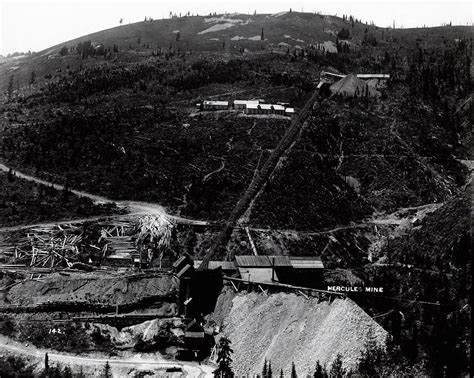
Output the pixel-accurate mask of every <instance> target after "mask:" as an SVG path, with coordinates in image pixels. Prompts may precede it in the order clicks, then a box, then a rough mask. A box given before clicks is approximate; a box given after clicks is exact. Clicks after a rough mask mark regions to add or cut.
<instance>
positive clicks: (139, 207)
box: [0, 163, 209, 231]
mask: <svg viewBox="0 0 474 378" xmlns="http://www.w3.org/2000/svg"><path fill="white" fill-rule="evenodd" d="M10 170H11V172H12V173H13V174H14V175H15V176H16V177H19V178H21V179H24V180H27V181H32V182H35V183H38V184H41V185H46V186H52V187H53V188H54V189H56V190H63V189H64V185H60V184H55V183H52V182H49V181H46V180H42V179H40V178H38V177H34V176H31V175H28V174H26V173H22V172H20V171H17V170H14V169H13V168H11V167H9V166H7V165H5V164H3V163H0V171H4V172H10ZM71 192H72V193H74V194H75V195H77V196H78V197H85V198H89V199H91V200H92V201H93V202H94V203H97V204H99V203H115V204H116V205H117V206H118V207H121V208H125V209H127V211H128V214H126V216H130V215H142V214H152V215H163V216H165V217H166V218H168V219H170V220H172V221H175V222H177V223H181V224H191V225H195V226H205V225H208V224H209V222H208V221H202V220H194V219H188V218H183V217H179V216H176V215H170V214H168V213H167V212H166V210H165V208H164V207H163V206H161V205H158V204H155V203H150V202H140V201H114V200H112V199H110V198H106V197H102V196H98V195H96V194H91V193H88V192H84V191H80V190H75V189H71ZM122 216H123V215H116V216H111V217H104V216H102V217H90V218H83V219H73V220H65V221H59V222H47V223H45V222H43V223H39V224H34V225H25V226H15V227H5V228H0V231H13V230H16V229H20V228H24V227H28V228H29V227H38V226H43V225H55V224H65V223H68V224H69V223H72V222H75V223H78V222H84V221H88V220H99V219H104V218H118V217H122Z"/></svg>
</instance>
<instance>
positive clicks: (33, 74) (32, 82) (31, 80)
mask: <svg viewBox="0 0 474 378" xmlns="http://www.w3.org/2000/svg"><path fill="white" fill-rule="evenodd" d="M35 83H36V72H35V71H34V70H33V71H31V76H30V86H31V85H33V84H35Z"/></svg>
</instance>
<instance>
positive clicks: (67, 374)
mask: <svg viewBox="0 0 474 378" xmlns="http://www.w3.org/2000/svg"><path fill="white" fill-rule="evenodd" d="M62 376H63V378H72V372H71V368H70V367H69V366H66V367H65V368H64V370H63V375H62Z"/></svg>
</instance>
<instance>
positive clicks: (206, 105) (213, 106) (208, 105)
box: [202, 101, 229, 110]
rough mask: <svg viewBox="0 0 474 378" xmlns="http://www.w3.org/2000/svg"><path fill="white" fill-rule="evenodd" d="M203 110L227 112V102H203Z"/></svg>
mask: <svg viewBox="0 0 474 378" xmlns="http://www.w3.org/2000/svg"><path fill="white" fill-rule="evenodd" d="M202 105H203V110H227V109H228V108H229V101H203V103H202Z"/></svg>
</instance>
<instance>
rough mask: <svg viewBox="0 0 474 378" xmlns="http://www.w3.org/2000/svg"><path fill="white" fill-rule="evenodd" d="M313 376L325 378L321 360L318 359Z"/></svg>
mask: <svg viewBox="0 0 474 378" xmlns="http://www.w3.org/2000/svg"><path fill="white" fill-rule="evenodd" d="M313 377H314V378H324V371H323V367H322V366H321V364H320V363H319V360H318V361H316V369H315V370H314V374H313Z"/></svg>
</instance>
